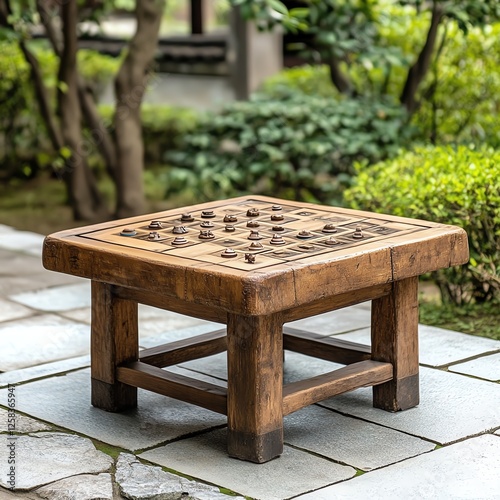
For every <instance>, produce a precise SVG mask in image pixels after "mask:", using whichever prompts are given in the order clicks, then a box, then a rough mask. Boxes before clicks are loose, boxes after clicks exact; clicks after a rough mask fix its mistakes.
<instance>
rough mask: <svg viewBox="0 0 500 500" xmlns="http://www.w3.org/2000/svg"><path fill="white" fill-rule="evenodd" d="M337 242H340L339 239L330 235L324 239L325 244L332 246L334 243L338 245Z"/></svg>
mask: <svg viewBox="0 0 500 500" xmlns="http://www.w3.org/2000/svg"><path fill="white" fill-rule="evenodd" d="M338 244H340V241H338V240H336V239H335V238H334V237H333V236H330V238H328V239H327V240H326V241H325V245H330V246H334V245H338Z"/></svg>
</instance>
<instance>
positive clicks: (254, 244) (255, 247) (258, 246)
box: [248, 241, 264, 250]
mask: <svg viewBox="0 0 500 500" xmlns="http://www.w3.org/2000/svg"><path fill="white" fill-rule="evenodd" d="M263 248H264V246H263V245H262V243H259V242H258V241H252V243H251V244H250V246H249V247H248V249H249V250H262V249H263Z"/></svg>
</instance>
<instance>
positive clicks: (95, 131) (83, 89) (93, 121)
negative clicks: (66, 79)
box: [77, 75, 116, 182]
mask: <svg viewBox="0 0 500 500" xmlns="http://www.w3.org/2000/svg"><path fill="white" fill-rule="evenodd" d="M77 85H78V98H79V100H80V107H81V109H82V114H83V118H84V120H85V122H86V123H87V126H88V127H89V129H90V130H91V133H92V140H93V141H94V144H95V145H96V146H97V148H98V150H99V152H100V153H101V155H102V157H103V159H104V162H105V164H106V170H107V172H108V175H109V176H110V177H111V178H112V179H113V180H114V181H115V182H116V150H115V145H114V143H113V139H112V138H111V135H110V133H109V131H108V129H107V128H106V127H105V126H104V123H103V121H102V118H101V115H100V114H99V111H98V110H97V106H96V103H95V101H94V97H93V95H92V92H90V90H89V89H88V88H87V85H86V84H85V82H84V80H83V78H82V76H81V75H78V82H77Z"/></svg>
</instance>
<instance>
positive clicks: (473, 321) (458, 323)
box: [420, 300, 500, 340]
mask: <svg viewBox="0 0 500 500" xmlns="http://www.w3.org/2000/svg"><path fill="white" fill-rule="evenodd" d="M420 323H423V324H424V325H433V326H439V327H440V328H446V329H448V330H455V331H457V332H463V333H468V334H471V335H478V336H480V337H488V338H491V339H495V340H500V303H498V302H487V303H485V304H467V305H463V306H460V307H458V306H455V305H453V304H440V303H437V302H435V301H426V300H421V301H420Z"/></svg>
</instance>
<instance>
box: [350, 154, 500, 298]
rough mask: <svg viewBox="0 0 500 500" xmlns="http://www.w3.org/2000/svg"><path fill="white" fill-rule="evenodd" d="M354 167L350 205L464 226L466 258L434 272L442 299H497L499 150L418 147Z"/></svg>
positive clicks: (499, 272) (499, 274) (499, 265)
mask: <svg viewBox="0 0 500 500" xmlns="http://www.w3.org/2000/svg"><path fill="white" fill-rule="evenodd" d="M357 170H358V176H357V179H356V184H355V186H353V187H351V188H350V189H349V190H347V191H346V192H345V193H344V199H345V201H346V203H347V204H348V205H349V206H351V207H352V208H358V209H363V210H371V211H375V212H382V213H389V214H394V215H401V216H405V217H414V218H421V219H427V220H433V221H436V222H442V223H446V224H453V225H457V226H461V227H462V228H464V229H465V231H466V232H467V234H468V237H469V247H470V262H469V264H467V265H465V266H461V267H456V268H451V269H446V270H442V271H439V272H437V273H435V277H436V281H437V284H438V285H439V287H440V289H441V292H442V296H443V299H444V300H448V301H452V302H454V303H456V304H461V303H464V302H467V301H476V302H485V301H489V300H498V299H500V244H499V242H500V151H498V150H493V149H491V148H487V147H484V148H481V149H477V150H475V149H471V148H468V147H466V146H459V147H457V148H453V147H451V146H440V147H433V146H427V147H418V148H416V149H415V151H413V152H412V151H407V152H403V153H402V154H401V155H400V156H397V157H396V158H394V159H392V160H389V161H386V162H381V163H378V164H376V165H373V166H367V165H366V164H358V165H357Z"/></svg>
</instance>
